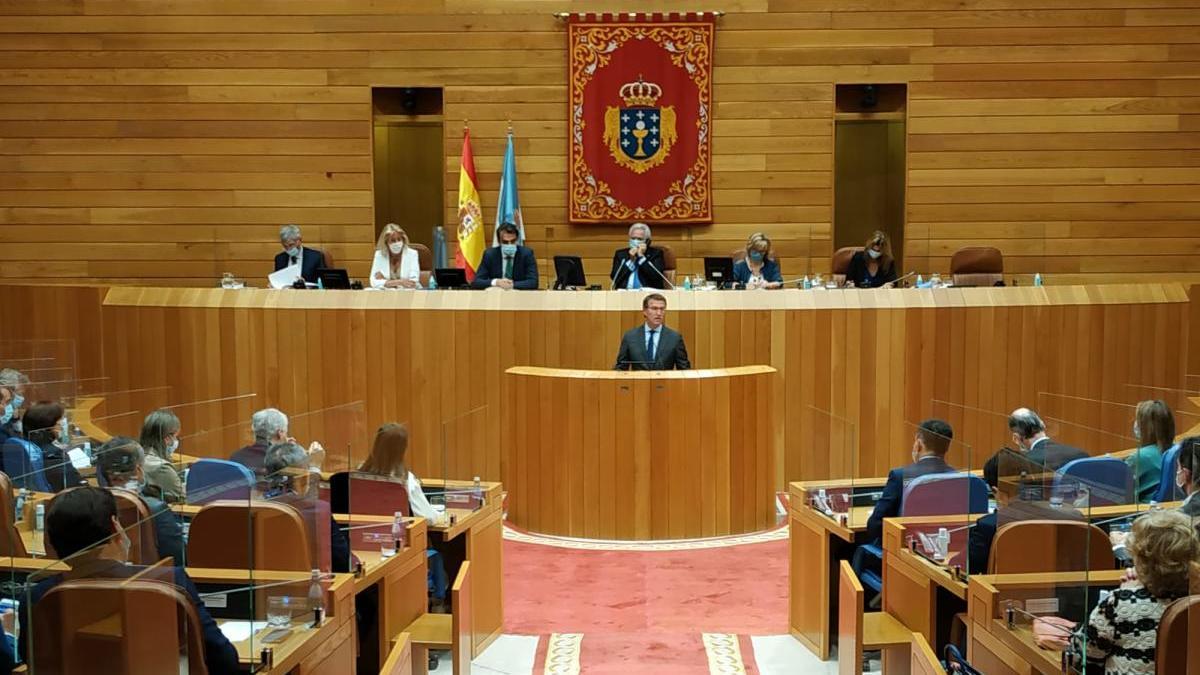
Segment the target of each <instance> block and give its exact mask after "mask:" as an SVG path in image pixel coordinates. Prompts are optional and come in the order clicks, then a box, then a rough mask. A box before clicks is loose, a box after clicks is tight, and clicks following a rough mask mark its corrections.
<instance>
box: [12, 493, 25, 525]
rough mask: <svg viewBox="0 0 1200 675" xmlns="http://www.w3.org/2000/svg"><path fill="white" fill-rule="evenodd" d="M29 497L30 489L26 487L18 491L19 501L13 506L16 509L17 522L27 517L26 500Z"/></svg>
mask: <svg viewBox="0 0 1200 675" xmlns="http://www.w3.org/2000/svg"><path fill="white" fill-rule="evenodd" d="M28 498H29V490H26V489H25V488H21V489H20V490H19V491H18V492H17V503H16V506H14V507H13V510H14V518H15V520H16V522H18V523H19V522H21V521H22V520H24V519H25V500H26V499H28Z"/></svg>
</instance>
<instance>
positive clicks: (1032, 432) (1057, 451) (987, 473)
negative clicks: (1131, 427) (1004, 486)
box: [983, 408, 1088, 487]
mask: <svg viewBox="0 0 1200 675" xmlns="http://www.w3.org/2000/svg"><path fill="white" fill-rule="evenodd" d="M1008 430H1009V431H1010V432H1012V441H1013V445H1015V446H1017V447H1016V449H1015V450H1013V449H1011V448H1004V449H1002V450H1000V452H997V453H996V454H995V455H992V457H991V459H989V460H988V461H987V462H986V463H985V464H984V465H983V478H984V480H986V481H987V482H988V484H989V485H991V486H992V487H995V486H996V485H997V484H998V483H999V478H1000V474H1001V472H1003V473H1004V475H1006V476H1009V475H1019V474H1020V473H1022V472H1024V473H1030V474H1032V473H1039V472H1042V471H1057V470H1058V469H1060V468H1062V466H1063V465H1064V464H1066V463H1067V462H1070V461H1072V460H1075V459H1082V458H1084V457H1087V456H1088V454H1087V453H1086V452H1084V451H1083V450H1080V449H1079V448H1075V447H1071V446H1069V445H1063V444H1062V443H1057V442H1055V441H1053V440H1051V438H1050V436H1048V435H1047V434H1046V423H1045V422H1043V421H1042V418H1041V417H1039V416H1038V414H1037V413H1036V412H1034V411H1032V410H1030V409H1029V408H1017V409H1016V410H1014V411H1012V413H1010V414H1009V416H1008Z"/></svg>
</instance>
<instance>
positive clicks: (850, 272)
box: [846, 230, 896, 288]
mask: <svg viewBox="0 0 1200 675" xmlns="http://www.w3.org/2000/svg"><path fill="white" fill-rule="evenodd" d="M895 281H896V260H895V259H894V258H892V242H891V241H890V240H889V239H888V236H887V234H885V233H884V232H883V231H882V230H875V232H874V233H872V234H871V237H870V238H869V239H867V241H866V243H864V244H863V250H861V251H858V252H857V253H855V254H854V257H852V258H850V266H849V267H848V268H847V269H846V285H850V284H853V285H854V286H856V287H858V288H891V287H892V284H893V283H895Z"/></svg>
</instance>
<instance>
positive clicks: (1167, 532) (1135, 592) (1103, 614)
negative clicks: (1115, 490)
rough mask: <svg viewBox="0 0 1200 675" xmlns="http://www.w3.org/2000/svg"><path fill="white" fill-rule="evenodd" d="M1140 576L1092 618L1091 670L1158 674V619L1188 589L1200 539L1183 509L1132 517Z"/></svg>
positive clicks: (1106, 601)
mask: <svg viewBox="0 0 1200 675" xmlns="http://www.w3.org/2000/svg"><path fill="white" fill-rule="evenodd" d="M1128 548H1129V553H1130V554H1131V555H1132V557H1133V564H1134V569H1135V570H1136V572H1137V575H1136V578H1134V579H1130V580H1129V581H1126V582H1125V583H1123V584H1121V587H1120V588H1118V589H1117V590H1115V591H1113V592H1112V593H1110V594H1109V595H1108V597H1106V598H1104V599H1103V600H1101V601H1100V602H1099V604H1097V605H1096V608H1095V609H1094V610H1092V614H1091V616H1090V617H1089V618H1088V623H1087V626H1086V627H1085V628H1084V634H1085V636H1086V638H1087V661H1088V670H1089V672H1090V670H1091V668H1096V672H1104V673H1124V674H1127V675H1138V674H1145V675H1154V664H1155V646H1156V644H1157V641H1158V622H1159V621H1160V620H1161V619H1162V615H1163V612H1164V611H1165V610H1166V609H1167V606H1168V605H1170V604H1171V603H1172V602H1174V601H1175V600H1178V599H1179V598H1182V597H1184V596H1186V595H1188V593H1189V585H1190V583H1189V582H1190V579H1191V578H1192V576H1194V574H1195V570H1194V566H1195V564H1196V563H1197V561H1198V560H1200V540H1198V539H1197V538H1196V532H1195V530H1194V529H1193V527H1192V521H1191V519H1190V518H1188V517H1187V516H1185V515H1184V514H1182V513H1180V512H1179V511H1166V510H1163V511H1151V512H1149V513H1147V514H1146V515H1144V516H1142V517H1140V518H1138V519H1137V520H1135V521H1133V532H1132V534H1131V535H1130V537H1129V543H1128Z"/></svg>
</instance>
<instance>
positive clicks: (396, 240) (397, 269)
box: [371, 223, 421, 288]
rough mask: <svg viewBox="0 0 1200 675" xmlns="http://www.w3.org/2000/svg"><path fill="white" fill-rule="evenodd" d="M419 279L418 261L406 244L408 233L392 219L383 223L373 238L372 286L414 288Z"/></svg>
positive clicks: (415, 253)
mask: <svg viewBox="0 0 1200 675" xmlns="http://www.w3.org/2000/svg"><path fill="white" fill-rule="evenodd" d="M420 282H421V261H420V260H419V259H418V257H417V251H416V249H413V248H410V247H409V245H408V234H407V233H406V232H405V231H404V230H402V229H400V226H399V225H397V224H395V223H388V224H387V225H384V226H383V230H382V231H380V233H379V241H377V242H375V261H374V262H372V263H371V287H372V288H416V287H417V286H419V285H420Z"/></svg>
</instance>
